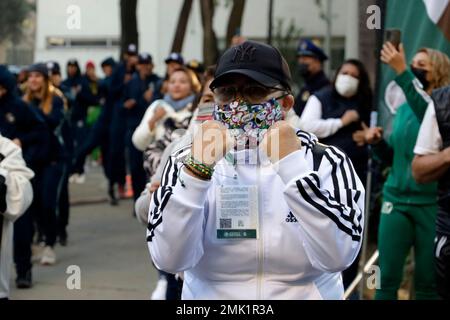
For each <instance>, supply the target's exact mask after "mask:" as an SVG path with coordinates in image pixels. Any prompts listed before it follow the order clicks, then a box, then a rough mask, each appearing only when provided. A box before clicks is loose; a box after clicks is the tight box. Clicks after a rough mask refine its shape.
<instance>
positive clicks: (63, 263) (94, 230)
mask: <svg viewBox="0 0 450 320" xmlns="http://www.w3.org/2000/svg"><path fill="white" fill-rule="evenodd" d="M70 188H71V200H72V202H74V203H86V202H87V203H89V204H85V205H76V206H72V208H71V217H70V224H69V228H68V234H69V239H68V246H67V247H61V246H59V245H57V246H56V247H55V251H56V255H57V260H58V261H57V264H56V265H54V266H40V265H39V264H36V263H35V264H34V266H33V282H34V286H33V288H31V289H26V290H23V289H22V290H18V289H16V288H15V285H14V281H13V280H14V279H12V280H11V289H12V292H11V299H149V297H150V295H151V292H152V290H153V288H154V287H155V285H156V281H157V272H156V270H155V269H154V267H153V266H152V264H151V261H150V257H149V253H148V250H147V243H146V239H145V226H143V225H140V224H139V223H138V221H137V220H136V219H135V218H133V217H132V216H131V212H132V206H133V202H132V200H122V201H121V202H120V204H119V206H116V207H112V206H110V205H109V203H108V202H102V201H101V200H102V198H103V199H105V197H104V196H105V194H106V182H105V179H104V178H103V176H102V173H101V170H100V169H99V168H93V169H91V171H90V172H89V173H88V175H87V180H86V183H85V184H81V185H71V186H70ZM69 266H78V267H79V268H80V276H81V277H80V280H81V281H80V284H81V289H80V290H77V289H74V290H69V289H68V288H67V285H66V282H67V279H68V277H70V276H71V275H73V273H72V274H66V271H67V269H68V267H69ZM13 273H14V272H13ZM13 277H15V274H13Z"/></svg>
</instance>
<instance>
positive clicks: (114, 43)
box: [47, 37, 120, 49]
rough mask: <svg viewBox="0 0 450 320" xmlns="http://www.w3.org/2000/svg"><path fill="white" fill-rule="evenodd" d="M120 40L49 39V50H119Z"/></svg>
mask: <svg viewBox="0 0 450 320" xmlns="http://www.w3.org/2000/svg"><path fill="white" fill-rule="evenodd" d="M119 46H120V40H119V39H118V38H66V37H47V49H52V48H72V49H73V48H99V49H103V48H118V47H119Z"/></svg>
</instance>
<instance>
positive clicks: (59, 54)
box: [34, 0, 358, 74]
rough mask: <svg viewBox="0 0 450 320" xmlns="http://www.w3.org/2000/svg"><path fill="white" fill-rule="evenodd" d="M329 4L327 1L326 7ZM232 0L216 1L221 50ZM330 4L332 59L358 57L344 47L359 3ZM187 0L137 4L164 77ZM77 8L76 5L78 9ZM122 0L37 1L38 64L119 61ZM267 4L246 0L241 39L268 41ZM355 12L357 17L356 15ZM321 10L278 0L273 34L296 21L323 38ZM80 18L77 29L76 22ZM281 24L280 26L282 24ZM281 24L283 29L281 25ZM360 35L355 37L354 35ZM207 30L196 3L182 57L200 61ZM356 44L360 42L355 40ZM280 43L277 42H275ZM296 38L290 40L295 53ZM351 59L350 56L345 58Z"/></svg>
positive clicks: (308, 0) (310, 1) (309, 0)
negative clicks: (48, 61) (203, 28)
mask: <svg viewBox="0 0 450 320" xmlns="http://www.w3.org/2000/svg"><path fill="white" fill-rule="evenodd" d="M327 1H328V0H323V1H322V3H324V4H326V3H327ZM229 2H230V1H226V0H219V1H217V3H218V7H217V8H216V11H215V16H214V28H215V32H216V35H217V37H218V39H219V48H220V49H224V48H225V46H226V44H225V43H224V42H225V41H224V39H225V36H226V27H227V22H228V16H229V13H230V10H231V6H230V5H227V3H228V4H229ZM330 2H332V12H333V18H332V24H333V25H332V41H331V48H332V56H333V58H334V59H333V61H337V62H340V61H342V59H343V58H344V56H345V55H346V52H345V50H346V49H347V51H353V52H354V54H352V56H356V55H357V52H358V50H357V46H356V47H355V48H354V49H352V47H351V46H350V47H349V46H348V44H347V48H346V35H351V37H352V38H354V37H355V32H354V30H355V29H357V28H358V22H357V21H356V19H357V18H358V0H350V1H349V0H333V1H330ZM182 3H183V0H139V1H138V8H137V20H138V30H139V50H140V51H142V52H148V53H150V54H151V55H152V56H153V59H154V62H155V66H156V72H158V73H161V74H162V73H163V72H164V69H165V66H164V59H165V57H166V56H167V55H168V54H169V51H170V48H171V46H172V40H173V37H174V33H175V28H176V25H177V19H178V15H179V11H180V8H181V6H182ZM74 6H75V7H74ZM119 6H120V1H119V0H96V1H90V0H37V6H36V7H37V12H36V43H35V52H34V60H35V61H47V60H56V61H58V62H59V63H60V64H61V66H63V67H64V70H65V64H66V61H67V60H68V59H70V58H77V59H79V62H80V64H81V65H82V66H84V64H85V63H86V61H87V60H93V61H94V62H95V63H96V64H99V63H100V61H102V60H103V59H104V58H105V57H107V56H113V57H114V58H116V59H117V58H118V57H119V43H120V41H119V38H120V7H119ZM268 7H269V0H247V3H246V7H245V11H244V16H243V25H242V28H241V33H242V35H243V36H245V37H247V38H250V39H254V40H261V41H265V40H266V38H267V29H268V18H267V17H268ZM353 11H355V12H354V14H353V13H352V12H353ZM320 13H321V10H320V8H319V7H318V5H317V4H316V1H315V0H301V1H299V0H275V1H274V29H282V31H281V32H280V30H273V32H274V35H276V34H285V32H286V30H287V29H288V27H289V25H290V24H291V23H293V24H294V25H295V28H296V29H300V30H301V34H302V36H304V37H313V38H317V39H319V40H323V39H324V37H325V33H326V23H325V21H324V20H322V19H321V18H320ZM77 15H79V19H80V20H79V25H76V24H74V23H73V20H71V19H74V18H76V16H77ZM280 21H281V24H280ZM280 25H281V28H280V27H279V26H280ZM356 35H357V33H356ZM202 39H203V31H202V26H201V15H200V5H199V1H194V4H193V6H192V11H191V15H190V18H189V23H188V26H187V30H186V37H185V41H184V46H183V52H182V54H183V55H184V56H185V58H186V59H187V60H189V59H194V58H195V59H198V60H202V41H203V40H202ZM352 41H354V42H357V39H352ZM274 42H275V43H274V44H275V45H276V39H274ZM297 42H298V39H292V43H291V46H292V50H295V46H296V44H297ZM347 55H348V54H347Z"/></svg>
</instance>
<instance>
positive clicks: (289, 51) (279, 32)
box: [272, 18, 303, 84]
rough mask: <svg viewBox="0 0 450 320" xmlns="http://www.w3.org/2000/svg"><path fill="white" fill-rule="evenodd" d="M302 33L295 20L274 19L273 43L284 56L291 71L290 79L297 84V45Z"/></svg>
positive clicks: (298, 79)
mask: <svg viewBox="0 0 450 320" xmlns="http://www.w3.org/2000/svg"><path fill="white" fill-rule="evenodd" d="M302 33H303V30H302V29H301V28H297V26H296V25H295V20H294V19H291V20H290V21H287V20H286V19H283V18H278V19H277V20H276V25H275V30H274V37H273V43H272V44H273V45H274V46H275V47H277V48H278V49H279V50H280V51H281V53H282V54H283V56H284V57H285V58H286V61H287V63H288V64H289V68H290V69H291V73H292V80H293V83H294V84H298V83H299V81H300V78H299V76H298V74H297V72H296V70H297V45H298V41H299V39H300V37H301V35H302Z"/></svg>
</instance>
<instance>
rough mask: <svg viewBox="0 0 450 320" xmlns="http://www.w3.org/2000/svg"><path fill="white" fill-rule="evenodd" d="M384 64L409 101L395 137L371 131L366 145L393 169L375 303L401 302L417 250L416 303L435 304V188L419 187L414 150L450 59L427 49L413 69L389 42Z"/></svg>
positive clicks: (449, 73) (446, 79)
mask: <svg viewBox="0 0 450 320" xmlns="http://www.w3.org/2000/svg"><path fill="white" fill-rule="evenodd" d="M381 61H383V62H384V63H386V64H388V65H389V66H390V67H391V68H392V69H393V70H394V71H395V72H396V73H397V77H396V78H395V82H396V83H397V84H398V85H399V86H400V88H401V89H402V91H403V93H404V95H405V97H406V102H405V103H404V104H403V105H401V106H400V107H399V108H398V109H397V110H396V113H395V114H393V115H392V116H393V117H394V120H393V125H392V133H391V134H390V135H389V137H386V139H383V129H382V128H370V129H367V130H366V135H365V141H366V142H367V143H370V144H374V151H375V155H376V156H378V157H379V158H382V159H385V160H386V161H388V162H389V163H391V164H392V168H391V170H390V173H389V176H388V178H387V180H386V182H385V184H384V187H383V205H382V209H381V218H380V227H379V235H378V250H379V253H380V258H379V266H380V269H381V287H380V289H377V291H376V295H375V298H376V299H380V300H395V299H397V291H398V289H399V287H400V284H401V281H402V276H403V266H404V264H405V260H406V257H407V255H408V254H409V252H410V250H411V248H412V247H413V248H414V260H415V280H414V282H415V285H414V287H415V293H416V299H436V298H437V293H436V282H435V279H436V272H435V266H434V259H433V257H434V251H433V247H434V239H435V227H434V226H435V221H436V213H437V205H436V195H437V185H436V183H428V184H418V183H417V182H416V181H415V180H414V178H413V175H412V161H413V158H414V151H413V150H414V147H415V143H416V140H417V136H418V133H419V128H420V124H421V122H422V120H423V118H424V115H425V111H426V110H427V106H428V103H429V102H430V101H431V100H430V96H429V95H430V94H431V92H432V91H433V90H434V89H437V88H440V87H444V86H446V85H448V84H450V60H449V58H448V57H447V55H446V54H444V53H442V52H440V51H437V50H433V49H429V48H422V49H420V50H419V51H418V52H417V53H416V55H415V56H414V58H413V60H412V63H411V67H410V68H408V66H407V63H406V58H405V53H404V48H403V44H400V45H399V47H398V50H397V48H395V46H394V45H393V44H392V43H390V42H386V43H385V44H384V46H383V49H382V51H381Z"/></svg>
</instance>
